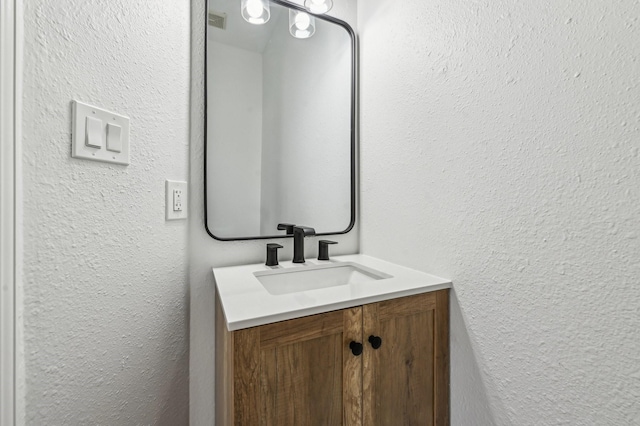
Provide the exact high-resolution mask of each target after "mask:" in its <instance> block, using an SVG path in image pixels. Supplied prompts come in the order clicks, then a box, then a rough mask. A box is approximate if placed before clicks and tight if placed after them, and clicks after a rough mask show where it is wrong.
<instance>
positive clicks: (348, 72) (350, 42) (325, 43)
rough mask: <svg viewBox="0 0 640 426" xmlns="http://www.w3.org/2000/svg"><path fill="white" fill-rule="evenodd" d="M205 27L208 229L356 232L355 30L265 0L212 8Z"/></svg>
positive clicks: (244, 235)
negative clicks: (289, 228) (305, 228)
mask: <svg viewBox="0 0 640 426" xmlns="http://www.w3.org/2000/svg"><path fill="white" fill-rule="evenodd" d="M324 1H325V0H317V1H311V3H314V6H318V5H319V4H320V3H323V2H324ZM208 21H209V25H208V30H207V72H206V78H207V81H206V87H207V93H206V98H207V140H206V159H205V169H206V182H205V187H206V193H205V197H206V209H207V211H206V227H207V231H208V232H209V233H210V234H211V235H212V236H213V237H214V238H217V239H222V240H227V239H230V240H233V239H248V238H268V237H274V236H282V235H284V234H285V231H279V230H278V229H277V228H278V226H277V225H278V224H279V223H292V224H296V225H306V226H310V227H313V228H315V230H316V233H317V234H334V233H343V232H347V231H348V230H350V229H351V227H352V226H353V220H354V217H355V211H354V208H355V202H354V197H355V195H354V194H355V192H354V191H355V188H354V173H355V172H354V169H353V167H354V157H353V156H354V144H355V142H354V133H353V132H354V127H355V113H354V83H355V82H354V38H353V32H352V31H351V29H350V28H349V27H348V26H347V25H346V24H344V23H342V22H341V21H338V20H336V19H333V18H329V17H326V16H324V15H313V14H309V13H306V11H305V10H304V9H303V8H302V7H295V6H290V5H286V4H285V3H283V2H279V1H270V2H269V1H266V0H210V1H209V20H208Z"/></svg>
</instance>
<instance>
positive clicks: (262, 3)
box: [241, 0, 271, 25]
mask: <svg viewBox="0 0 640 426" xmlns="http://www.w3.org/2000/svg"><path fill="white" fill-rule="evenodd" d="M241 10H242V17H243V18H244V20H245V21H247V22H249V23H250V24H255V25H262V24H266V23H267V21H268V20H269V18H270V17H271V10H270V9H269V0H242V4H241Z"/></svg>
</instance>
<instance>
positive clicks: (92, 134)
mask: <svg viewBox="0 0 640 426" xmlns="http://www.w3.org/2000/svg"><path fill="white" fill-rule="evenodd" d="M85 125H86V127H87V130H86V133H85V145H87V146H88V147H91V148H102V120H98V119H97V118H94V117H86V122H85Z"/></svg>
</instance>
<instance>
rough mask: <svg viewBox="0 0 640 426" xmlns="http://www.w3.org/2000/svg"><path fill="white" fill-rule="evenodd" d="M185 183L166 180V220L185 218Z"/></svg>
mask: <svg viewBox="0 0 640 426" xmlns="http://www.w3.org/2000/svg"><path fill="white" fill-rule="evenodd" d="M187 200H188V199H187V182H177V181H173V180H167V181H166V183H165V210H166V212H165V214H166V216H165V218H166V220H176V219H186V218H187V203H188V201H187Z"/></svg>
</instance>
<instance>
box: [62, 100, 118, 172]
mask: <svg viewBox="0 0 640 426" xmlns="http://www.w3.org/2000/svg"><path fill="white" fill-rule="evenodd" d="M72 139H73V141H72V144H73V149H72V150H71V156H72V157H74V158H83V159H85V160H92V161H104V162H107V163H116V164H123V165H128V164H129V118H128V117H125V116H123V115H120V114H116V113H115V112H111V111H107V110H104V109H101V108H98V107H95V106H92V105H88V104H85V103H82V102H78V101H73V138H72ZM105 141H106V144H105Z"/></svg>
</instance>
